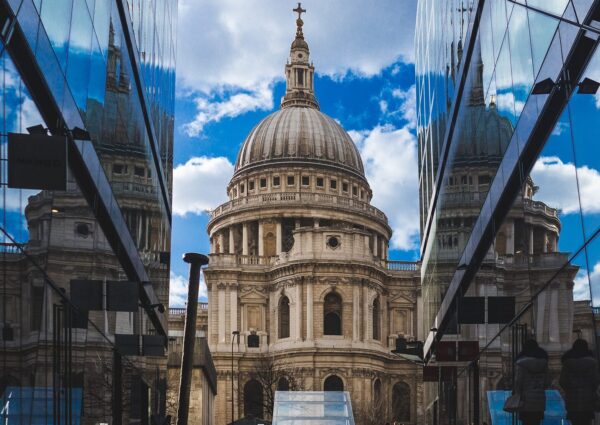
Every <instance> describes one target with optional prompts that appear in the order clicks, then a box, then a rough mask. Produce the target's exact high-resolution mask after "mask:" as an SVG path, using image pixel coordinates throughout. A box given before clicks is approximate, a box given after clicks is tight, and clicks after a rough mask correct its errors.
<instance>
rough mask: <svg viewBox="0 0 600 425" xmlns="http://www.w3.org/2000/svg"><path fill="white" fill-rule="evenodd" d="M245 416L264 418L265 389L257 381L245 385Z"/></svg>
mask: <svg viewBox="0 0 600 425" xmlns="http://www.w3.org/2000/svg"><path fill="white" fill-rule="evenodd" d="M244 416H254V417H255V418H262V417H263V387H262V385H260V382H258V381H257V380H256V379H251V380H250V381H248V382H246V385H244Z"/></svg>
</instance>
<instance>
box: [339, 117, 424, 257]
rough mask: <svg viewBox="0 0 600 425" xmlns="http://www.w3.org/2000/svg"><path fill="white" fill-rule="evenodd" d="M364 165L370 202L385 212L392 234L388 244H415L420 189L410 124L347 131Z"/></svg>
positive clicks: (411, 246) (407, 246)
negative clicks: (401, 126) (398, 127)
mask: <svg viewBox="0 0 600 425" xmlns="http://www.w3.org/2000/svg"><path fill="white" fill-rule="evenodd" d="M349 133H350V136H351V137H352V138H353V139H354V141H355V142H356V144H357V146H358V148H359V150H360V153H361V156H362V158H363V161H364V164H365V172H366V175H367V179H368V180H369V183H370V185H371V188H372V189H373V201H372V203H373V204H374V205H375V206H376V207H377V208H379V209H381V210H382V211H383V212H385V213H386V215H387V216H388V219H389V221H390V226H391V227H392V229H393V231H394V234H393V236H392V240H391V247H392V248H394V249H401V250H411V249H415V248H417V247H418V238H419V203H418V199H419V190H418V182H417V179H418V170H417V141H416V138H415V136H414V135H413V134H412V133H411V132H410V130H409V126H408V125H407V126H405V127H403V128H400V129H396V128H393V127H391V126H377V127H375V128H374V129H372V130H370V131H350V132H349Z"/></svg>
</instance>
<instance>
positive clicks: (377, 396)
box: [373, 378, 381, 403]
mask: <svg viewBox="0 0 600 425" xmlns="http://www.w3.org/2000/svg"><path fill="white" fill-rule="evenodd" d="M373 401H374V402H375V403H379V402H380V401H381V379H379V378H377V379H375V382H374V383H373Z"/></svg>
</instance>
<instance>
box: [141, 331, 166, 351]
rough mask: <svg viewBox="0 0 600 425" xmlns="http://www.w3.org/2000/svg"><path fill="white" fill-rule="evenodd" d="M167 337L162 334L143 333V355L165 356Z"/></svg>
mask: <svg viewBox="0 0 600 425" xmlns="http://www.w3.org/2000/svg"><path fill="white" fill-rule="evenodd" d="M164 355H165V337H164V336H162V335H142V356H164Z"/></svg>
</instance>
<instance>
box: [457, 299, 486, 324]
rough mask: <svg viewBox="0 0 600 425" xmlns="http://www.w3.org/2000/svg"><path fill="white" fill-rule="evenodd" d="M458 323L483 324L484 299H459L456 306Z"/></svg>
mask: <svg viewBox="0 0 600 425" xmlns="http://www.w3.org/2000/svg"><path fill="white" fill-rule="evenodd" d="M458 323H460V324H468V325H473V324H481V323H485V298H484V297H464V298H461V299H460V300H459V304H458Z"/></svg>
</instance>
